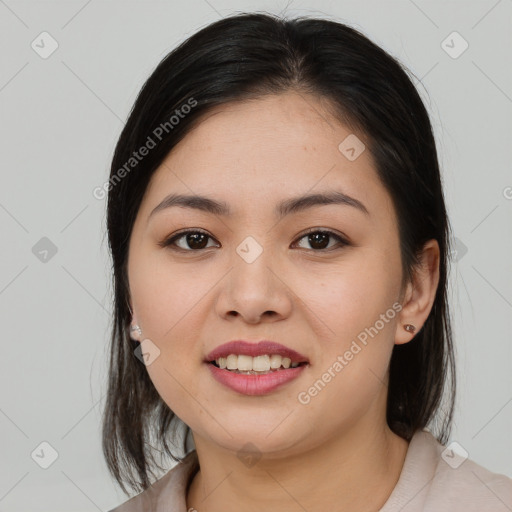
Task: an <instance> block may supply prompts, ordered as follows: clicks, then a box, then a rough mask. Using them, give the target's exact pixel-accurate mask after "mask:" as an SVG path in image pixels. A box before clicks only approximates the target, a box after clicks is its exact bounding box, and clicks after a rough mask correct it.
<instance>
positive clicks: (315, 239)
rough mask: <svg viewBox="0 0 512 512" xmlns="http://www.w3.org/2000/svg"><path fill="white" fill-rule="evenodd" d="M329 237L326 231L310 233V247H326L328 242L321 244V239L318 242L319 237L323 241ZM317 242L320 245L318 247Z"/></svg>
mask: <svg viewBox="0 0 512 512" xmlns="http://www.w3.org/2000/svg"><path fill="white" fill-rule="evenodd" d="M328 238H329V234H328V233H322V232H318V233H313V234H311V235H309V243H310V244H311V247H313V248H315V249H325V247H327V245H329V243H328V242H327V244H323V243H322V241H320V242H319V239H320V240H321V239H323V241H324V242H325V241H326V240H328ZM318 244H319V245H320V247H318Z"/></svg>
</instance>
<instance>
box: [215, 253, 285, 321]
mask: <svg viewBox="0 0 512 512" xmlns="http://www.w3.org/2000/svg"><path fill="white" fill-rule="evenodd" d="M249 261H250V262H249ZM288 280H289V279H288ZM286 281H287V273H286V272H284V271H283V269H282V268H281V266H280V265H278V264H277V261H276V258H272V254H271V251H263V252H262V253H261V254H260V255H259V256H258V257H257V258H256V259H255V260H254V261H251V260H244V259H243V258H242V257H239V256H238V254H237V255H236V257H235V258H234V261H233V267H232V269H231V270H230V271H229V272H228V274H227V276H226V277H225V278H224V279H223V280H222V281H221V286H220V287H219V295H218V297H217V300H216V310H217V314H218V315H220V316H222V317H223V318H224V319H228V320H229V319H230V318H231V319H232V318H234V317H235V318H236V317H238V316H239V317H241V318H242V319H243V320H244V321H245V322H246V323H248V324H257V323H260V322H262V321H266V322H274V321H278V320H283V319H284V318H287V317H288V316H289V315H290V313H291V311H292V306H293V293H292V290H291V287H290V285H291V283H287V282H286Z"/></svg>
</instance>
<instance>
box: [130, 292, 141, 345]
mask: <svg viewBox="0 0 512 512" xmlns="http://www.w3.org/2000/svg"><path fill="white" fill-rule="evenodd" d="M128 309H129V310H130V313H131V315H132V321H131V325H130V338H131V339H132V340H134V341H141V338H142V330H141V328H140V327H139V325H138V322H137V317H136V315H135V314H134V313H133V311H132V307H131V304H130V301H128Z"/></svg>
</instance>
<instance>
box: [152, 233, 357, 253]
mask: <svg viewBox="0 0 512 512" xmlns="http://www.w3.org/2000/svg"><path fill="white" fill-rule="evenodd" d="M197 233H200V234H203V235H206V236H207V237H208V238H210V239H212V240H215V239H214V238H213V237H212V236H210V235H209V234H208V233H207V232H206V231H203V230H202V229H189V230H186V231H181V232H179V233H177V234H175V235H173V236H171V237H170V238H166V239H165V240H164V241H162V242H159V244H158V245H160V246H161V247H167V248H170V249H171V250H172V251H181V252H201V251H204V250H206V249H211V247H206V248H203V249H182V248H181V247H177V246H175V245H174V242H175V241H176V240H179V239H180V238H183V237H184V236H186V235H188V234H197ZM314 233H322V234H324V235H329V236H331V237H334V238H337V239H338V241H339V243H340V247H337V248H336V247H334V249H333V248H332V247H330V248H329V249H306V250H308V251H313V252H329V251H331V250H336V249H341V248H342V247H344V246H347V245H350V243H349V242H348V241H347V240H346V239H345V238H344V237H342V236H340V235H338V234H337V233H334V232H333V231H330V230H327V229H319V228H311V229H309V230H308V231H307V232H306V233H303V234H302V235H301V236H300V237H299V238H298V239H297V241H300V240H302V239H303V238H305V237H307V236H308V235H311V234H314ZM172 246H174V247H172Z"/></svg>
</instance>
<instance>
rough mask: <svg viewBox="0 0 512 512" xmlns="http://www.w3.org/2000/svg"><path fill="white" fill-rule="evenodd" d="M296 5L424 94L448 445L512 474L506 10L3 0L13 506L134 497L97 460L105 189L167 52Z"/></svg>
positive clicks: (487, 5)
mask: <svg viewBox="0 0 512 512" xmlns="http://www.w3.org/2000/svg"><path fill="white" fill-rule="evenodd" d="M287 4H288V8H287V11H286V12H287V14H288V15H289V16H292V15H295V14H312V15H317V16H326V17H328V18H332V19H337V20H340V21H344V22H346V23H348V24H350V25H352V26H354V27H356V28H358V29H360V30H362V31H363V32H364V33H365V34H366V35H368V36H369V37H370V38H371V39H372V40H374V41H375V42H376V43H378V44H380V45H381V46H383V47H384V48H385V49H386V50H387V51H389V52H390V53H392V54H393V55H395V56H396V57H398V58H399V59H400V60H401V61H402V62H404V64H405V65H407V66H408V67H409V68H410V69H411V70H412V72H413V73H415V74H416V76H417V77H418V79H419V80H421V82H422V84H421V83H420V84H419V88H420V93H421V94H422V97H423V98H425V100H426V102H427V105H428V108H429V111H430V112H431V115H432V120H433V123H434V126H435V130H436V137H437V140H438V144H439V146H438V149H439V154H440V161H441V165H442V168H443V177H444V182H445V190H446V197H447V203H448V208H449V214H450V216H451V221H452V224H453V227H454V231H455V234H456V236H457V238H458V239H459V242H458V244H459V252H458V254H457V255H454V262H455V263H454V265H453V272H452V276H451V285H452V286H451V300H452V310H453V314H454V320H455V323H454V330H455V341H456V346H457V360H458V369H459V381H458V384H459V395H458V405H457V410H456V417H455V424H454V430H453V436H452V440H455V441H457V442H458V443H460V444H461V445H462V446H463V447H464V448H465V449H466V450H467V451H468V452H469V456H470V458H472V459H473V460H475V461H476V462H478V463H480V464H482V465H484V466H486V467H488V468H489V469H491V470H492V471H494V472H499V473H505V474H507V475H509V476H512V441H511V435H510V434H511V432H512V371H511V367H512V363H511V361H512V343H511V334H510V333H511V330H512V272H511V270H512V268H511V265H512V264H511V262H512V258H511V255H512V233H511V231H512V229H511V224H512V222H511V220H512V199H511V198H512V188H510V187H512V173H511V171H510V160H511V154H510V153H511V151H510V141H511V140H512V118H511V113H512V71H511V70H512V66H511V62H510V51H511V50H512V44H511V39H512V31H511V28H512V19H511V17H512V2H511V0H500V1H496V0H485V1H484V0H482V1H467V0H464V1H462V0H461V1H457V2H447V1H443V2H440V1H435V2H433V1H426V0H415V1H412V0H410V1H409V0H400V1H383V0H378V1H372V2H369V1H366V2H348V1H339V2H334V1H316V2H313V1H298V0H296V1H289V2H288V3H287V2H284V1H274V2H270V1H254V2H250V1H238V2H234V1H228V0H190V1H187V2H169V1H167V2H164V1H126V0H124V1H113V0H110V1H100V0H90V1H85V0H84V1H60V2H57V1H37V2H36V1H31V2H28V1H14V0H5V1H2V0H0V34H1V38H2V44H1V47H0V53H1V56H2V57H1V59H2V60H1V63H2V64H1V68H0V109H1V114H0V115H1V125H0V130H1V133H0V140H1V153H0V168H1V175H2V186H1V188H0V225H1V228H2V251H1V255H2V265H1V270H0V310H1V312H2V313H1V319H2V323H1V332H2V341H3V344H4V350H3V352H2V354H3V356H2V358H1V360H0V365H1V366H0V372H1V375H2V386H1V403H0V429H1V433H2V435H1V436H0V443H1V448H0V450H1V453H0V461H1V473H0V476H1V478H0V510H2V511H7V510H9V511H12V512H15V511H31V512H38V511H49V510H51V511H53V512H59V511H66V512H70V511H90V510H109V509H110V508H112V507H113V506H114V505H117V504H118V503H120V502H122V501H124V500H125V499H126V497H125V495H124V494H122V493H121V491H119V490H117V487H115V485H114V483H113V481H112V480H111V479H110V478H109V476H108V473H107V471H106V466H105V463H104V462H103V458H102V454H101V450H100V413H101V408H102V406H103V399H104V393H105V378H106V366H105V362H106V357H105V356H106V346H107V341H108V338H109V330H110V317H111V306H110V297H111V289H110V284H109V281H110V272H109V268H110V261H109V259H108V253H107V246H106V239H104V232H105V214H104V208H105V201H104V200H97V199H95V198H94V197H93V194H92V191H93V189H94V187H97V186H101V185H102V184H103V183H104V182H105V180H106V179H108V169H109V165H110V160H111V157H112V152H113V148H114V144H115V142H116V139H117V137H118V135H119V133H120V131H121V129H122V126H123V121H124V120H125V119H126V116H127V114H128V112H129V109H130V108H131V106H132V104H133V101H134V100H135V97H136V94H137V93H138V91H139V89H140V87H141V85H142V83H143V81H144V80H145V79H146V78H147V77H148V76H149V74H150V73H151V71H152V70H153V69H154V67H155V66H156V65H157V63H158V62H159V61H160V60H161V59H162V58H163V57H164V55H165V54H166V53H167V52H168V51H170V50H171V49H172V48H173V47H175V46H176V44H178V43H179V42H181V41H182V40H183V39H185V38H186V37H187V36H189V35H191V34H192V33H193V32H195V31H196V30H198V29H199V28H201V27H203V26H205V25H206V24H208V23H210V22H212V21H214V20H216V19H219V18H220V17H223V16H226V15H228V14H230V13H232V12H234V11H252V10H265V11H269V12H274V13H278V12H280V11H282V10H283V9H285V8H286V7H287ZM43 31H47V32H49V33H50V34H51V36H52V37H53V38H54V39H55V40H56V41H57V42H58V45H59V47H58V49H57V50H56V51H55V53H53V54H52V55H51V56H50V57H48V58H47V59H43V58H41V57H40V55H39V54H38V53H36V52H35V51H34V50H33V49H32V48H31V43H32V41H34V40H35V41H36V43H37V42H38V41H39V43H38V44H39V45H40V46H42V44H43V43H41V42H40V39H41V38H40V37H39V34H41V32H43ZM453 31H457V32H458V33H460V35H461V36H462V37H463V38H464V39H465V40H466V41H467V42H468V43H469V48H468V49H467V50H466V51H465V52H464V53H463V54H462V55H460V56H459V57H458V58H452V57H451V56H449V55H448V54H447V53H446V52H445V50H444V49H443V47H442V46H441V43H442V41H443V40H445V39H446V38H447V36H449V35H450V34H451V33H452V32H453ZM450 41H451V40H450V39H448V44H450V45H451V46H454V50H452V51H456V50H457V49H460V48H461V46H460V44H462V43H461V41H460V40H455V41H454V42H453V43H451V42H450ZM48 47H49V46H48V40H46V43H45V48H48ZM425 89H426V90H427V91H428V94H427V93H426V92H425ZM507 187H509V188H507ZM42 237H47V238H48V239H49V240H51V242H52V243H53V244H54V245H55V246H56V248H57V253H56V254H55V255H52V253H51V252H50V253H48V255H47V256H46V261H41V259H40V258H44V253H40V254H39V255H38V257H36V255H35V254H34V252H36V253H37V250H34V252H33V247H34V246H35V245H36V244H37V243H38V241H39V240H40V239H41V238H42ZM40 243H47V242H40ZM36 248H38V249H39V250H41V248H40V247H39V246H36ZM466 250H467V252H465V251H466ZM43 441H46V442H48V443H49V444H50V445H51V446H52V447H53V448H54V449H55V450H56V451H57V453H58V458H57V459H56V461H55V462H54V463H53V464H52V465H51V466H50V467H49V468H48V469H42V468H41V467H40V466H39V465H38V464H36V462H35V461H34V460H33V459H32V457H31V453H32V452H33V451H34V450H35V449H36V448H38V447H39V445H40V443H42V442H43ZM38 450H39V451H38V453H40V454H41V453H42V452H41V449H40V448H38ZM43 452H44V453H45V457H46V456H47V454H48V453H49V451H48V449H43ZM34 458H36V459H37V457H35V456H34ZM42 458H44V457H42V456H41V457H40V460H41V459H42Z"/></svg>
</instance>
